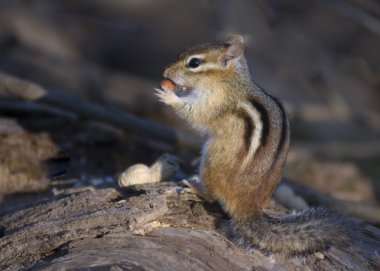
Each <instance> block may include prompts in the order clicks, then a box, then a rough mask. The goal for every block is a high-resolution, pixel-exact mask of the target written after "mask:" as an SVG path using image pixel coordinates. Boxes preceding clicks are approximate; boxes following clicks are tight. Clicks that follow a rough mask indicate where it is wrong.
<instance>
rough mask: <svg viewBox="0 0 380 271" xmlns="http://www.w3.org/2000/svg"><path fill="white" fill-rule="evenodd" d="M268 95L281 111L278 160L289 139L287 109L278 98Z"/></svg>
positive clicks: (277, 150)
mask: <svg viewBox="0 0 380 271" xmlns="http://www.w3.org/2000/svg"><path fill="white" fill-rule="evenodd" d="M266 94H267V95H268V96H269V97H270V98H271V99H272V100H273V101H274V102H275V103H276V104H277V107H278V108H279V109H280V112H281V134H280V141H279V143H278V145H277V149H276V158H275V159H276V160H277V158H278V155H279V154H280V152H281V150H282V148H283V147H284V144H285V140H286V137H287V116H286V113H285V109H284V106H283V105H282V103H281V102H280V101H279V100H278V99H277V98H275V97H273V96H272V95H270V94H269V93H266Z"/></svg>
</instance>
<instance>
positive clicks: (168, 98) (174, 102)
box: [154, 88, 184, 107]
mask: <svg viewBox="0 0 380 271" xmlns="http://www.w3.org/2000/svg"><path fill="white" fill-rule="evenodd" d="M154 94H155V95H156V97H157V98H158V100H159V101H160V102H163V103H165V104H167V105H171V106H176V107H177V106H181V105H183V104H184V102H183V101H182V100H181V98H179V97H178V96H177V95H176V94H175V92H174V91H170V90H163V89H160V88H155V89H154Z"/></svg>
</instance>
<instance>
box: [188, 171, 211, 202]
mask: <svg viewBox="0 0 380 271" xmlns="http://www.w3.org/2000/svg"><path fill="white" fill-rule="evenodd" d="M181 184H182V185H184V186H186V187H187V188H184V192H185V193H191V194H193V195H194V196H195V197H196V198H198V200H197V201H206V202H213V201H214V200H213V199H212V197H211V196H210V195H209V194H208V193H207V191H206V188H205V187H204V184H203V182H202V181H201V179H200V178H199V177H198V176H193V177H192V178H190V179H189V180H182V181H181Z"/></svg>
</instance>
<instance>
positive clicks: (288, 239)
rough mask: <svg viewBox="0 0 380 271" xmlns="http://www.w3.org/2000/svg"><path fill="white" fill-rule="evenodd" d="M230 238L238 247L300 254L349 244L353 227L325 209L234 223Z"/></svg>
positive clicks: (340, 216) (342, 218) (265, 215)
mask: <svg viewBox="0 0 380 271" xmlns="http://www.w3.org/2000/svg"><path fill="white" fill-rule="evenodd" d="M233 224H234V225H233V227H232V228H231V230H232V231H231V232H230V234H232V237H233V238H234V239H235V240H236V241H237V242H238V243H240V244H241V245H246V246H254V247H257V248H259V249H261V250H265V251H271V252H282V253H286V254H301V253H311V252H315V251H320V250H324V249H326V248H328V247H329V246H330V245H336V246H338V247H342V246H344V245H347V244H349V243H350V241H351V242H352V239H351V236H352V234H353V232H354V229H353V223H351V222H349V221H348V220H347V219H346V218H345V217H344V216H342V215H339V214H336V213H334V212H332V211H329V210H328V209H325V208H316V209H306V210H304V211H302V212H299V213H295V214H290V215H287V216H283V217H275V216H270V215H267V214H263V215H262V216H260V217H258V218H257V219H255V220H253V221H249V222H248V221H247V222H234V223H233Z"/></svg>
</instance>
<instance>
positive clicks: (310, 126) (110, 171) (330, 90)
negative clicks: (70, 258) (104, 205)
mask: <svg viewBox="0 0 380 271" xmlns="http://www.w3.org/2000/svg"><path fill="white" fill-rule="evenodd" d="M234 33H239V34H241V35H243V36H244V37H245V39H246V43H247V47H246V57H247V59H248V63H249V66H250V68H251V73H252V75H253V78H254V79H255V81H256V82H257V83H258V84H259V85H261V86H262V87H263V88H265V89H267V90H268V91H269V92H271V93H272V94H274V95H275V96H277V97H278V98H280V99H281V100H282V101H283V102H284V103H285V106H286V109H287V111H288V113H289V115H290V117H291V126H292V127H291V131H292V143H291V151H290V153H289V157H288V162H287V166H286V169H285V176H286V177H288V178H290V179H293V180H296V181H298V182H300V183H302V184H306V185H310V186H312V187H313V188H315V189H317V190H319V191H320V192H323V193H326V194H330V195H334V196H336V197H338V198H340V199H346V200H350V201H356V202H363V203H367V204H371V205H377V204H378V203H379V202H378V199H379V197H378V194H379V193H378V192H379V190H380V189H379V187H380V3H379V1H376V0H330V1H329V0H315V1H313V0H304V1H291V0H268V1H265V0H236V1H232V0H195V1H174V0H160V1H153V0H107V1H106V0H91V1H89V0H75V1H70V0H68V1H55V0H49V1H47V0H24V1H21V0H13V1H6V0H3V1H1V0H0V72H1V73H3V74H5V75H6V76H8V75H11V76H14V77H16V78H19V79H22V80H26V81H29V82H33V83H36V84H38V85H40V86H42V87H43V88H44V89H45V90H47V91H48V92H49V93H53V94H54V95H58V97H60V96H59V95H63V96H62V97H66V98H67V97H69V100H70V99H72V100H74V101H77V100H79V101H81V102H89V103H90V104H91V105H95V106H97V109H99V108H100V109H104V110H109V111H107V112H111V111H112V110H120V111H112V112H114V115H116V117H115V118H117V116H119V117H120V118H122V117H123V116H129V115H126V114H132V115H134V116H138V117H140V118H142V119H145V120H149V121H152V122H156V123H160V124H162V125H164V126H166V127H168V128H170V131H175V133H177V135H178V133H180V134H181V135H182V136H184V137H185V138H186V140H185V141H186V142H187V143H186V144H178V142H176V141H174V140H173V141H170V140H160V138H156V137H155V136H152V135H151V134H150V135H148V134H146V133H145V132H144V131H142V130H141V129H139V128H138V127H136V129H134V128H133V126H132V128H131V127H129V128H128V129H123V127H122V126H120V125H114V123H113V122H109V121H107V120H104V118H102V117H101V116H100V117H99V116H94V115H93V114H92V113H91V112H92V111H91V112H83V111H86V108H85V107H82V106H80V105H81V103H79V106H73V108H70V109H69V108H68V107H67V106H66V107H60V102H59V101H58V102H57V101H56V104H52V103H40V102H28V101H23V100H20V99H16V98H15V97H14V96H12V95H9V93H6V91H4V89H3V91H1V88H2V86H3V85H2V82H1V81H0V95H1V96H0V114H1V115H0V195H2V196H3V198H2V200H3V203H2V205H1V206H2V207H1V208H2V209H1V208H0V209H1V210H2V211H1V212H5V211H4V210H9V208H10V207H9V206H11V204H10V203H14V204H16V203H15V202H16V201H15V199H17V200H20V198H21V199H22V200H23V201H24V202H26V201H25V200H24V199H25V197H28V196H29V194H22V195H20V193H21V192H22V193H25V192H33V191H34V192H36V191H38V192H44V193H50V192H51V191H52V189H61V188H63V187H78V186H83V185H88V184H90V185H93V186H97V187H104V186H116V179H115V176H117V174H119V173H120V172H121V171H123V170H124V169H125V168H127V167H128V166H129V165H131V164H134V163H137V162H139V163H146V164H150V163H152V162H153V161H155V160H156V159H157V158H158V157H159V156H160V155H161V154H162V153H165V152H169V153H173V154H176V155H178V156H180V157H181V159H182V161H183V162H182V164H181V172H182V173H181V174H182V175H183V176H186V175H190V174H193V173H194V172H195V164H196V163H195V162H194V161H196V158H197V157H198V155H199V148H198V147H197V146H200V142H201V140H202V139H200V138H198V137H197V136H196V135H195V134H194V133H193V132H192V131H190V130H189V128H188V127H187V125H186V124H185V123H184V122H183V121H182V120H180V119H179V118H178V117H176V116H175V114H174V112H173V111H171V110H170V109H169V108H167V107H165V106H164V105H162V104H160V103H159V102H157V101H156V99H155V97H154V95H153V87H154V86H157V85H158V84H159V82H160V80H161V75H162V72H163V70H164V67H165V66H166V65H167V64H169V63H170V62H171V61H172V60H173V59H174V58H175V57H176V55H178V54H179V53H180V52H181V51H182V50H183V49H184V48H186V47H188V46H190V45H194V44H198V43H202V42H210V41H216V40H220V39H224V38H226V37H228V35H230V34H234ZM66 98H62V101H66V100H67V99H66ZM73 104H76V103H75V102H73ZM81 110H82V111H81ZM120 112H122V113H123V114H121V113H120ZM100 115H102V114H100ZM148 125H149V123H148ZM151 127H153V126H151ZM159 127H161V126H159ZM154 129H155V128H153V130H154ZM158 129H159V128H158ZM181 142H182V141H181V140H180V143H181ZM67 158H70V162H69V164H70V167H69V171H68V173H67V174H66V175H65V176H64V177H62V178H59V179H52V178H51V177H50V175H49V172H48V170H47V168H48V167H50V166H51V165H52V164H53V165H54V166H56V165H57V164H59V163H63V164H65V162H67V161H68V159H67ZM47 164H49V166H46V165H47ZM58 171H59V169H58ZM44 193H41V194H38V195H45V194H44ZM6 195H7V196H6ZM7 208H8V209H7ZM1 212H0V213H1Z"/></svg>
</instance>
